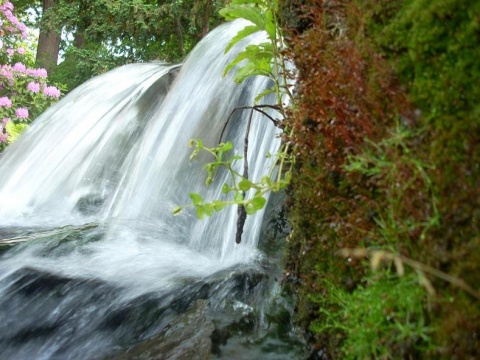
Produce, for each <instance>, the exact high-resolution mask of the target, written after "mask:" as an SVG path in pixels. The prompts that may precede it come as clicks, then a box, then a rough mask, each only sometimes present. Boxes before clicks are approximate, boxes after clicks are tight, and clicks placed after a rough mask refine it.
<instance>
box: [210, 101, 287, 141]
mask: <svg viewBox="0 0 480 360" xmlns="http://www.w3.org/2000/svg"><path fill="white" fill-rule="evenodd" d="M263 108H267V109H274V110H277V111H280V110H281V109H280V107H279V106H277V105H255V106H239V107H236V108H235V109H233V110H232V112H231V113H230V115H228V118H227V121H225V124H224V125H223V128H222V132H221V133H220V138H219V139H218V143H219V144H220V143H221V142H222V139H223V133H224V132H225V130H226V129H227V126H228V123H229V122H230V119H231V118H232V116H233V114H234V113H235V111H237V110H247V109H249V110H252V111H253V110H255V111H258V112H259V113H261V114H263V115H265V116H266V117H267V118H268V119H269V120H270V121H271V122H273V125H275V126H277V125H278V123H279V121H278V120H275V119H274V118H273V117H272V116H270V115H269V114H267V113H266V112H265V111H263V110H261V109H263ZM251 117H252V113H250V118H251Z"/></svg>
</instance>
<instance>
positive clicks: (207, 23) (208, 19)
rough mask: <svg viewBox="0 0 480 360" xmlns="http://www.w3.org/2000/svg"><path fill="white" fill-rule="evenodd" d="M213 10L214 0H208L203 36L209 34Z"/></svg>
mask: <svg viewBox="0 0 480 360" xmlns="http://www.w3.org/2000/svg"><path fill="white" fill-rule="evenodd" d="M211 11H212V0H207V4H206V6H205V18H204V23H203V29H202V38H203V37H205V35H207V34H208V31H209V30H210V13H211Z"/></svg>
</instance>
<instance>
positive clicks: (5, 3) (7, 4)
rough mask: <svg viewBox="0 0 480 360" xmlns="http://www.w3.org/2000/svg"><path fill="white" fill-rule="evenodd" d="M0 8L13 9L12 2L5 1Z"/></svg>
mask: <svg viewBox="0 0 480 360" xmlns="http://www.w3.org/2000/svg"><path fill="white" fill-rule="evenodd" d="M0 10H10V11H12V10H13V4H12V3H11V2H10V1H5V2H4V3H3V5H2V6H0Z"/></svg>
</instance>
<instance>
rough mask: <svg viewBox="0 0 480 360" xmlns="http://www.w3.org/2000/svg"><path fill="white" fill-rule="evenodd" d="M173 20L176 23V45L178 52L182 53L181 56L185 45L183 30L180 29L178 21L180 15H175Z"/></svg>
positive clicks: (183, 54) (180, 24)
mask: <svg viewBox="0 0 480 360" xmlns="http://www.w3.org/2000/svg"><path fill="white" fill-rule="evenodd" d="M175 22H176V24H177V35H178V47H179V48H180V54H181V55H182V57H184V56H185V47H184V45H183V31H182V23H181V22H180V16H176V17H175Z"/></svg>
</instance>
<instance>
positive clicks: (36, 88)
mask: <svg viewBox="0 0 480 360" xmlns="http://www.w3.org/2000/svg"><path fill="white" fill-rule="evenodd" d="M27 90H30V91H31V92H33V93H38V92H39V91H40V84H39V83H37V82H35V81H30V82H29V83H28V85H27Z"/></svg>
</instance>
